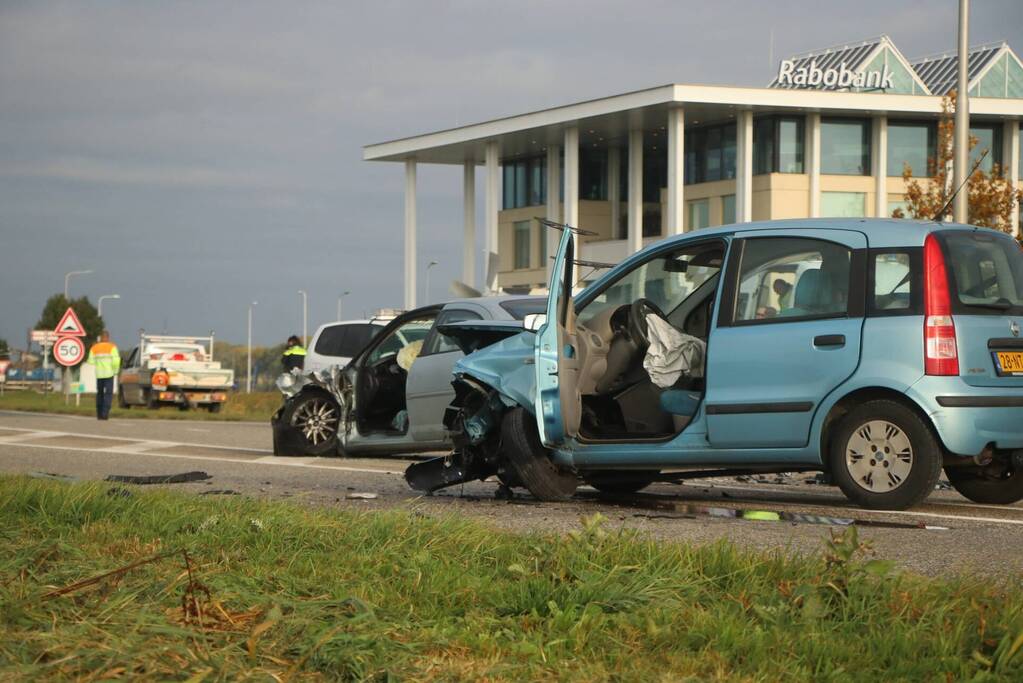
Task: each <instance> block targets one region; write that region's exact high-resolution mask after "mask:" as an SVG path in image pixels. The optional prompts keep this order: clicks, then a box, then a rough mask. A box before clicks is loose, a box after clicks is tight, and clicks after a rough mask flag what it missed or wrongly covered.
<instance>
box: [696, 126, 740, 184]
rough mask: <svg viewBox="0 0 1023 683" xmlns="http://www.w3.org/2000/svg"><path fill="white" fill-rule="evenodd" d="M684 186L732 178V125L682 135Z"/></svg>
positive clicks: (733, 142) (733, 157) (733, 170)
mask: <svg viewBox="0 0 1023 683" xmlns="http://www.w3.org/2000/svg"><path fill="white" fill-rule="evenodd" d="M683 146H684V148H685V170H684V175H685V184H686V185H694V184H696V183H708V182H712V181H715V180H727V179H729V178H734V177H735V124H734V123H728V124H725V125H722V126H711V127H706V128H691V129H688V130H686V132H685V144H684V145H683Z"/></svg>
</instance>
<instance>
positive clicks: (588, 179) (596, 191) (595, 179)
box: [579, 147, 607, 201]
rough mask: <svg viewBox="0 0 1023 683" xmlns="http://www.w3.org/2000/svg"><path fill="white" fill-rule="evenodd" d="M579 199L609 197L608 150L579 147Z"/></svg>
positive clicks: (602, 198) (604, 198)
mask: <svg viewBox="0 0 1023 683" xmlns="http://www.w3.org/2000/svg"><path fill="white" fill-rule="evenodd" d="M579 199H595V200H598V201H599V200H606V199H607V150H606V149H584V148H581V147H580V149H579Z"/></svg>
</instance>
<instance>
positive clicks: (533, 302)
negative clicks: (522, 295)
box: [501, 299, 547, 320]
mask: <svg viewBox="0 0 1023 683" xmlns="http://www.w3.org/2000/svg"><path fill="white" fill-rule="evenodd" d="M501 308H503V309H504V310H506V311H508V314H509V315H510V316H511V317H513V318H515V319H516V320H523V319H524V318H525V317H526V316H527V315H529V314H530V313H546V312H547V300H546V299H515V300H513V301H502V302H501Z"/></svg>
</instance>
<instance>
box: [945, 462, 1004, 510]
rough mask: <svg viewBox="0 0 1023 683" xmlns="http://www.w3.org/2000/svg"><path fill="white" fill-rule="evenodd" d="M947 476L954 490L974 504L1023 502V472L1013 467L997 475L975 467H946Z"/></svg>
mask: <svg viewBox="0 0 1023 683" xmlns="http://www.w3.org/2000/svg"><path fill="white" fill-rule="evenodd" d="M986 469H987V470H990V467H989V468H986ZM945 476H947V477H948V483H950V484H952V488H954V489H955V490H956V491H958V492H959V493H960V494H961V495H962V496H964V497H966V498H969V499H970V500H972V501H973V502H974V503H988V504H990V505H1008V504H1010V503H1015V502H1018V501H1020V500H1023V471H1020V470H1016V469H1012V468H1011V467H1006V468H1005V469H1004V470H1003V471H1002V472H1000V473H997V474H996V473H991V472H989V471H985V470H982V469H981V468H980V467H975V466H972V467H971V466H966V467H946V468H945Z"/></svg>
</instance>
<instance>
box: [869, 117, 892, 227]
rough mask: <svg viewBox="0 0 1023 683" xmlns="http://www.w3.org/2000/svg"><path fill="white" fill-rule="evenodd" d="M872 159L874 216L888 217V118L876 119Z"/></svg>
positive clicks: (873, 132) (871, 151) (871, 152)
mask: <svg viewBox="0 0 1023 683" xmlns="http://www.w3.org/2000/svg"><path fill="white" fill-rule="evenodd" d="M871 137H872V139H873V141H872V143H871V147H872V148H873V149H871V150H870V157H871V159H872V160H873V163H872V166H873V170H872V173H873V174H874V216H875V217H876V218H884V217H885V216H887V215H888V117H887V116H884V115H879V116H875V117H874V125H873V131H872V135H871Z"/></svg>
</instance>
